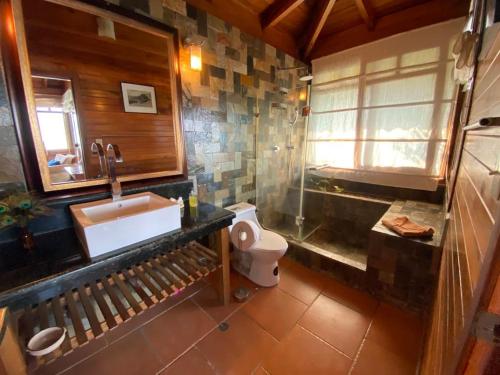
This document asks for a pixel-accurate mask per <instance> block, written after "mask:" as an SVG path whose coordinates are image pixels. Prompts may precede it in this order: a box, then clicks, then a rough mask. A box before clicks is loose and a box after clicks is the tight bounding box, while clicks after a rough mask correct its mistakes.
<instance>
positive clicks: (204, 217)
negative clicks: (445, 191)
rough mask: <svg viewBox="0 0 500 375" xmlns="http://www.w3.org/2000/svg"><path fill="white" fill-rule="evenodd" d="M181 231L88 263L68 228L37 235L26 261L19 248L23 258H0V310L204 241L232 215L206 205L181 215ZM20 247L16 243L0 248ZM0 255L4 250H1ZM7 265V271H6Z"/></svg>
mask: <svg viewBox="0 0 500 375" xmlns="http://www.w3.org/2000/svg"><path fill="white" fill-rule="evenodd" d="M183 211H184V212H183V216H182V220H181V222H182V226H181V229H179V230H177V231H174V232H171V233H168V234H165V235H162V236H158V237H155V238H152V239H149V240H147V241H143V242H140V243H137V244H134V245H131V246H127V247H125V248H122V249H119V250H116V251H113V252H110V253H107V254H104V255H102V256H100V257H98V258H93V259H88V258H87V257H86V255H85V253H84V251H83V249H82V247H81V244H80V243H79V241H78V240H77V238H76V235H75V233H74V231H73V229H72V228H70V229H64V230H61V231H56V232H50V233H46V234H41V235H37V236H36V244H37V248H36V249H35V250H34V253H33V254H32V255H30V256H27V254H26V251H25V250H24V249H22V248H18V249H12V248H11V249H10V250H11V251H10V252H5V251H2V252H3V253H11V254H12V250H16V253H18V254H22V256H23V257H24V258H23V259H16V260H12V261H11V263H12V264H11V266H9V259H3V265H4V269H3V270H2V272H1V275H0V291H1V292H0V306H6V305H8V306H10V307H12V308H14V307H15V306H17V305H20V304H21V303H22V304H26V303H28V302H31V303H36V302H38V301H40V300H45V299H47V298H51V297H53V296H55V295H57V294H58V293H60V292H62V291H64V290H67V289H69V288H72V287H74V286H76V285H78V284H81V282H82V281H83V282H85V281H88V280H92V279H96V278H99V277H102V276H104V275H107V274H109V273H111V272H114V271H116V270H119V269H121V268H123V267H126V266H128V265H131V264H134V263H137V262H139V261H141V260H144V259H146V258H149V257H150V256H152V255H154V254H155V253H158V252H161V251H167V250H169V249H173V248H175V247H177V246H180V245H183V244H185V243H187V242H189V241H193V240H196V239H199V238H201V237H204V236H206V235H208V234H210V233H212V232H214V231H216V230H218V229H221V228H224V227H227V226H229V225H231V222H232V219H233V218H234V213H232V212H230V211H227V210H224V209H222V208H219V207H216V206H213V205H211V204H207V203H200V204H199V205H198V207H197V208H190V207H189V206H188V205H186V207H185V208H184V210H183ZM2 246H3V247H5V246H10V247H16V246H17V247H19V244H18V243H17V242H14V243H11V244H8V245H2ZM2 250H4V249H2ZM6 265H7V266H6Z"/></svg>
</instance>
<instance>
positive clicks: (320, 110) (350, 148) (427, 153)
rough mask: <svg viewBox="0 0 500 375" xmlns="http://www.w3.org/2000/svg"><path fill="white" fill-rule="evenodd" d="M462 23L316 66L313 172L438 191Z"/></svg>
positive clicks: (341, 55) (354, 50) (310, 136)
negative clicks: (320, 169)
mask: <svg viewBox="0 0 500 375" xmlns="http://www.w3.org/2000/svg"><path fill="white" fill-rule="evenodd" d="M463 23H464V19H463V18H460V19H457V20H453V21H448V22H445V23H440V24H437V25H433V26H429V27H426V28H422V29H417V30H413V31H410V32H406V33H402V34H398V35H395V36H393V37H389V38H386V39H382V40H380V41H377V42H373V43H370V44H366V45H363V46H360V47H356V48H352V49H350V50H347V51H343V52H340V53H336V54H333V55H330V56H327V57H323V58H320V59H317V60H314V61H313V63H312V64H313V74H314V81H313V87H312V94H311V107H312V116H311V121H310V130H309V134H308V164H309V165H314V166H319V165H321V166H328V167H329V168H328V169H327V170H328V171H331V173H332V174H333V175H334V176H335V177H338V178H343V179H349V180H355V181H361V182H367V183H375V184H381V185H389V186H399V187H407V188H413V189H424V190H434V189H435V188H436V186H437V182H438V180H439V178H440V177H441V176H442V171H443V168H442V164H443V156H444V152H445V148H446V142H447V133H448V122H449V121H448V120H449V116H450V109H451V107H452V105H451V104H452V100H453V98H454V94H455V89H456V86H455V84H454V81H453V58H452V56H451V48H452V46H453V43H454V41H455V39H456V37H457V36H458V34H459V32H460V31H461V29H462V27H463Z"/></svg>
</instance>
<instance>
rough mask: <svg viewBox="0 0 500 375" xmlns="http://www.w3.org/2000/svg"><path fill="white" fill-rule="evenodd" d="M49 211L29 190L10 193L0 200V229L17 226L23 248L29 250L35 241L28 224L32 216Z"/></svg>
mask: <svg viewBox="0 0 500 375" xmlns="http://www.w3.org/2000/svg"><path fill="white" fill-rule="evenodd" d="M49 213H50V209H49V208H48V207H47V206H46V205H45V204H44V203H43V202H42V201H41V200H40V199H38V198H37V197H36V196H35V195H33V194H31V193H29V192H16V193H12V194H10V195H8V196H7V197H5V198H3V199H2V200H0V229H5V228H9V227H13V226H17V227H19V228H20V230H21V243H22V245H23V248H24V249H26V250H28V251H31V250H33V248H34V247H35V241H34V237H33V233H31V232H30V230H29V229H28V224H29V222H30V221H31V220H33V219H34V218H36V217H39V216H44V215H48V214H49Z"/></svg>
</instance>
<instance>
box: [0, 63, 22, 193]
mask: <svg viewBox="0 0 500 375" xmlns="http://www.w3.org/2000/svg"><path fill="white" fill-rule="evenodd" d="M1 57H2V56H1V54H0V192H1V190H3V189H5V188H8V187H11V186H12V185H14V186H22V185H24V175H23V169H22V166H21V158H20V154H19V148H18V146H17V139H16V133H15V129H14V122H13V120H12V114H11V112H10V104H9V99H8V97H7V92H6V88H5V76H4V71H3V66H2V64H1V61H2V59H1Z"/></svg>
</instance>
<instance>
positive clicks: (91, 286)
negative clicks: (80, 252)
mask: <svg viewBox="0 0 500 375" xmlns="http://www.w3.org/2000/svg"><path fill="white" fill-rule="evenodd" d="M220 267H221V264H220V261H219V257H218V255H217V253H216V252H215V251H214V250H212V249H209V248H207V247H205V246H203V245H201V244H199V243H198V242H194V241H193V242H190V243H188V244H187V245H185V246H182V247H178V248H176V249H174V250H170V251H166V252H164V253H160V254H156V255H155V256H154V257H151V258H150V259H147V260H145V261H142V262H140V263H137V264H133V265H130V266H129V267H127V268H125V269H122V270H119V271H117V272H113V273H111V274H109V275H106V276H105V277H102V278H100V279H97V280H95V281H91V282H89V283H86V284H84V285H80V286H78V287H77V288H74V289H71V290H66V291H64V292H63V293H61V294H60V295H59V296H57V297H54V298H51V299H48V300H45V301H42V302H40V303H38V304H35V305H28V306H25V307H24V308H23V309H20V310H18V311H16V312H14V314H13V316H15V317H16V318H17V322H18V324H17V326H18V327H19V330H18V337H19V342H20V345H21V347H22V349H25V347H26V345H27V342H28V340H29V339H30V338H31V337H32V336H33V335H34V334H36V333H37V332H39V331H40V330H41V329H43V328H46V327H47V326H64V327H65V328H66V329H67V331H68V333H67V338H66V340H65V342H64V343H63V345H62V346H61V347H60V348H59V349H57V350H56V351H55V352H54V353H52V354H50V355H47V356H43V357H38V358H35V357H28V359H29V363H30V366H29V367H30V370H34V369H36V368H38V367H40V366H43V365H45V364H48V363H51V362H53V361H54V360H56V359H57V358H59V357H61V356H63V355H66V354H68V353H70V352H72V351H74V350H75V349H76V348H78V347H80V346H82V345H86V344H88V343H89V342H90V341H91V340H93V339H95V338H97V337H100V336H102V335H103V334H105V333H106V332H107V331H110V330H112V329H114V328H116V327H118V326H119V325H120V324H121V323H123V322H125V321H127V320H129V319H132V318H133V317H134V316H135V315H139V314H141V313H143V312H144V311H145V310H147V309H149V308H151V307H153V306H155V305H156V304H158V303H160V302H161V301H163V300H165V299H166V298H168V297H169V296H171V295H175V294H177V293H178V292H179V291H181V290H183V289H185V288H186V287H187V286H189V285H191V284H193V283H194V282H195V281H198V280H200V279H201V278H202V277H204V276H206V275H208V274H209V273H211V272H214V271H215V270H217V269H218V268H220Z"/></svg>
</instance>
